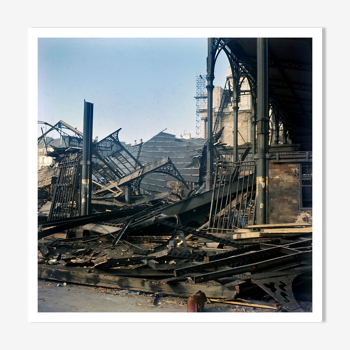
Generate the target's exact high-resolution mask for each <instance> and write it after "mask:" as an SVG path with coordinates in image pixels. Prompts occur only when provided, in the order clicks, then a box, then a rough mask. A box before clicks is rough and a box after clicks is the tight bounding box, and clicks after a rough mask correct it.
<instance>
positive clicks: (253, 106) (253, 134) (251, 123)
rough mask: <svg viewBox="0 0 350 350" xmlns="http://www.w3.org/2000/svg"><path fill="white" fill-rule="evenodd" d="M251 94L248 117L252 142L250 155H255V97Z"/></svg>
mask: <svg viewBox="0 0 350 350" xmlns="http://www.w3.org/2000/svg"><path fill="white" fill-rule="evenodd" d="M250 96H251V117H250V132H251V137H250V142H251V143H252V156H253V157H254V155H255V148H256V136H255V134H256V99H255V98H254V96H253V94H251V95H250Z"/></svg>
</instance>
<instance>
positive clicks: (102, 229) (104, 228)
mask: <svg viewBox="0 0 350 350" xmlns="http://www.w3.org/2000/svg"><path fill="white" fill-rule="evenodd" d="M82 229H83V230H84V231H90V232H92V233H100V234H104V233H116V232H118V231H120V230H121V227H115V226H109V225H100V224H86V225H84V226H82Z"/></svg>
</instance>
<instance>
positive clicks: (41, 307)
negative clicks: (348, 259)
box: [38, 280, 276, 312]
mask: <svg viewBox="0 0 350 350" xmlns="http://www.w3.org/2000/svg"><path fill="white" fill-rule="evenodd" d="M38 312H187V298H181V297H173V296H166V295H155V294H152V293H144V292H138V291H130V290H120V289H115V288H103V287H91V286H84V285H79V284H71V283H67V284H66V285H64V283H62V282H54V281H48V280H39V281H38ZM205 312H276V310H271V309H263V308H257V307H254V308H253V307H249V306H244V307H242V306H235V305H232V304H223V303H206V304H205Z"/></svg>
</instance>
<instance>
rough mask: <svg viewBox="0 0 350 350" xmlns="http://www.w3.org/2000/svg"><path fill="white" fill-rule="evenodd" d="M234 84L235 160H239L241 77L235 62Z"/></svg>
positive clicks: (233, 71)
mask: <svg viewBox="0 0 350 350" xmlns="http://www.w3.org/2000/svg"><path fill="white" fill-rule="evenodd" d="M231 70H232V84H233V87H232V89H233V107H232V108H233V161H234V162H238V108H239V107H238V102H239V78H238V76H239V75H238V65H237V63H235V65H234V68H233V69H232V68H231Z"/></svg>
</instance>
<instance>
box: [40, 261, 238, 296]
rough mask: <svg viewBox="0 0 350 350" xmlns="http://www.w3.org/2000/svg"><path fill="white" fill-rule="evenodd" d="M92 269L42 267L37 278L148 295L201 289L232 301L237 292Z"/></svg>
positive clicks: (205, 285)
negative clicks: (96, 271) (105, 272)
mask: <svg viewBox="0 0 350 350" xmlns="http://www.w3.org/2000/svg"><path fill="white" fill-rule="evenodd" d="M88 270H90V271H91V270H92V269H84V268H74V267H65V266H43V265H40V266H39V267H38V277H39V278H40V279H48V280H55V281H61V282H69V283H77V284H84V285H90V286H99V287H108V288H121V289H131V290H138V291H142V292H150V293H164V294H168V295H174V296H180V297H189V296H190V295H192V294H194V293H196V292H198V290H199V289H200V290H201V291H202V292H204V293H205V295H206V296H207V297H209V298H215V299H234V298H235V296H236V295H237V291H236V290H230V289H228V288H227V287H225V286H222V285H220V286H212V285H209V284H207V283H201V284H197V285H195V284H191V283H186V282H185V283H184V282H179V283H175V284H172V285H168V284H166V283H163V282H159V281H154V280H146V279H143V278H136V277H125V276H113V275H107V274H101V273H94V272H90V273H89V272H88Z"/></svg>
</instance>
